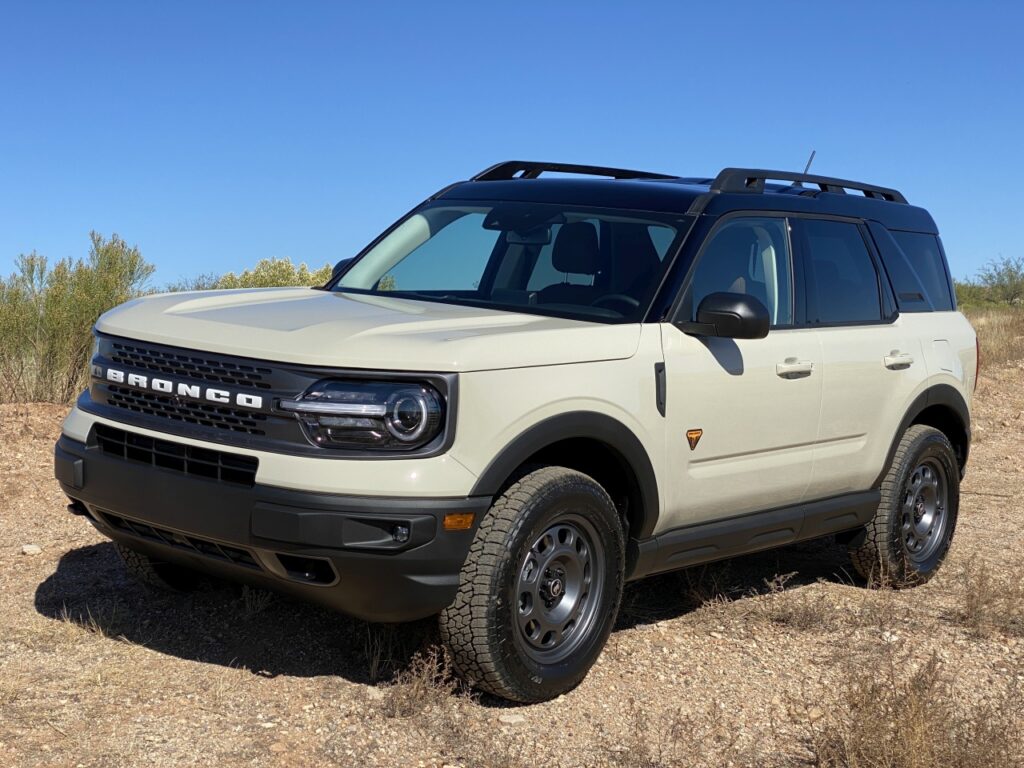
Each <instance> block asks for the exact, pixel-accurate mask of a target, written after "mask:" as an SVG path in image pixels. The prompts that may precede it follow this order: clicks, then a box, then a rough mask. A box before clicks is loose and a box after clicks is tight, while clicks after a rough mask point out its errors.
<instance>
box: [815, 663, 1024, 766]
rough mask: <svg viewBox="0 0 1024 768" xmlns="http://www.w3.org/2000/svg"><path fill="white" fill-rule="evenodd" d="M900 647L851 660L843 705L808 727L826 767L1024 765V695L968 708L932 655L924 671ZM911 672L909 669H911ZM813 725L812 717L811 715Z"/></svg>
mask: <svg viewBox="0 0 1024 768" xmlns="http://www.w3.org/2000/svg"><path fill="white" fill-rule="evenodd" d="M914 661H915V657H914V656H913V654H912V653H910V652H903V653H902V654H901V653H899V652H897V650H896V649H895V647H894V645H893V644H886V645H885V646H884V648H882V649H876V650H875V651H874V652H873V653H872V654H871V655H869V656H867V657H865V658H863V659H859V660H857V661H851V662H850V667H849V672H848V676H847V678H846V680H845V682H844V684H843V685H842V687H841V690H840V691H839V696H838V703H837V705H836V706H835V708H833V709H832V710H830V711H829V712H827V713H825V714H823V715H822V714H821V713H820V712H819V713H817V714H818V715H819V717H820V719H816V720H815V722H813V723H811V722H809V723H808V728H809V733H810V737H809V745H808V747H809V749H810V750H811V752H812V754H813V764H814V765H816V766H819V767H820V768H935V767H936V766H942V767H943V768H991V767H992V766H1010V765H1020V764H1021V763H1020V762H1019V761H1020V760H1021V759H1024V753H1022V738H1024V730H1022V725H1021V720H1020V712H1022V711H1024V709H1022V707H1024V697H1022V696H1021V693H1020V690H1019V689H1018V688H1016V687H1010V688H1009V689H1008V690H1007V692H1005V693H1003V694H997V695H998V697H999V698H998V700H997V701H996V702H995V703H983V704H975V705H971V706H968V705H965V703H963V702H961V701H960V700H959V698H958V691H957V686H956V682H955V679H954V678H953V676H952V675H951V674H949V673H948V672H947V671H946V670H945V669H944V668H943V666H942V664H941V662H940V661H939V659H938V658H937V657H936V656H934V655H932V656H931V657H929V658H927V659H926V660H925V661H924V662H923V663H921V664H920V665H919V666H918V667H917V668H914V667H913V664H914ZM908 670H909V671H908ZM808 719H809V720H810V718H808Z"/></svg>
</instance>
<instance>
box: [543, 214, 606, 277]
mask: <svg viewBox="0 0 1024 768" xmlns="http://www.w3.org/2000/svg"><path fill="white" fill-rule="evenodd" d="M599 257H600V248H599V247H598V244H597V230H596V229H594V225H593V224H589V223H587V222H585V221H575V222H573V223H571V224H563V225H562V226H561V227H559V229H558V235H557V236H556V237H555V245H554V248H552V250H551V263H552V265H553V266H554V268H555V269H556V270H558V271H559V272H567V273H570V274H573V275H596V274H597V271H598V259H599Z"/></svg>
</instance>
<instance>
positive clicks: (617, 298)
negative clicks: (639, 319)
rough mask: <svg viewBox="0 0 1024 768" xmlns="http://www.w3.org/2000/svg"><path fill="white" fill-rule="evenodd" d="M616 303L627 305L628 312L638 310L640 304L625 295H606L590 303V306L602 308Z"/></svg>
mask: <svg viewBox="0 0 1024 768" xmlns="http://www.w3.org/2000/svg"><path fill="white" fill-rule="evenodd" d="M616 302H619V303H621V304H628V305H629V309H630V310H633V309H639V308H640V302H639V301H637V300H636V299H634V298H633V297H632V296H629V295H627V294H625V293H606V294H605V295H604V296H599V297H598V298H596V299H594V300H593V301H592V302H590V306H592V307H601V306H604V305H605V304H615V303H616ZM609 309H612V307H609ZM628 311H629V310H627V312H628ZM623 314H625V313H623Z"/></svg>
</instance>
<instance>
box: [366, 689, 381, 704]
mask: <svg viewBox="0 0 1024 768" xmlns="http://www.w3.org/2000/svg"><path fill="white" fill-rule="evenodd" d="M366 698H368V699H371V700H372V701H380V700H381V699H383V698H384V690H383V689H382V688H376V687H374V688H367V689H366Z"/></svg>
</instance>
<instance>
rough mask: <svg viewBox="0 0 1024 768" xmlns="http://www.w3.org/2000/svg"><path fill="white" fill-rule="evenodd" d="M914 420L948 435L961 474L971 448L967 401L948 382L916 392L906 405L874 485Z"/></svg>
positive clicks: (879, 481)
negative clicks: (905, 410)
mask: <svg viewBox="0 0 1024 768" xmlns="http://www.w3.org/2000/svg"><path fill="white" fill-rule="evenodd" d="M915 424H924V425H926V426H929V427H934V428H935V429H937V430H939V431H940V432H942V433H943V434H944V435H945V436H946V437H947V438H949V442H950V443H951V444H952V446H953V451H954V453H955V454H956V460H957V464H958V466H959V467H960V476H961V477H963V474H964V471H965V469H966V467H967V458H968V455H969V454H970V450H971V412H970V409H969V408H968V407H967V401H966V400H964V397H963V395H961V394H960V393H959V392H958V391H957V390H956V388H954V387H952V386H950V385H948V384H936V385H935V386H933V387H929V388H928V389H926V390H925V391H924V392H922V393H921V394H920V395H918V396H917V397H916V398H915V399H914V402H913V403H911V404H910V407H909V408H908V409H907V412H906V414H905V415H904V416H903V420H902V421H901V422H900V426H899V429H897V430H896V434H895V435H894V437H893V439H892V444H891V445H890V446H889V453H888V454H887V456H886V459H885V466H884V467H883V468H882V471H881V473H880V474H879V475H878V478H877V480H876V481H875V487H878V486H879V485H881V483H882V480H883V479H884V478H885V475H886V473H888V471H889V467H891V466H892V461H893V457H894V456H895V455H896V448H897V446H898V445H899V442H900V439H901V438H902V437H903V433H904V432H906V431H907V429H908V428H910V427H911V426H913V425H915Z"/></svg>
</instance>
